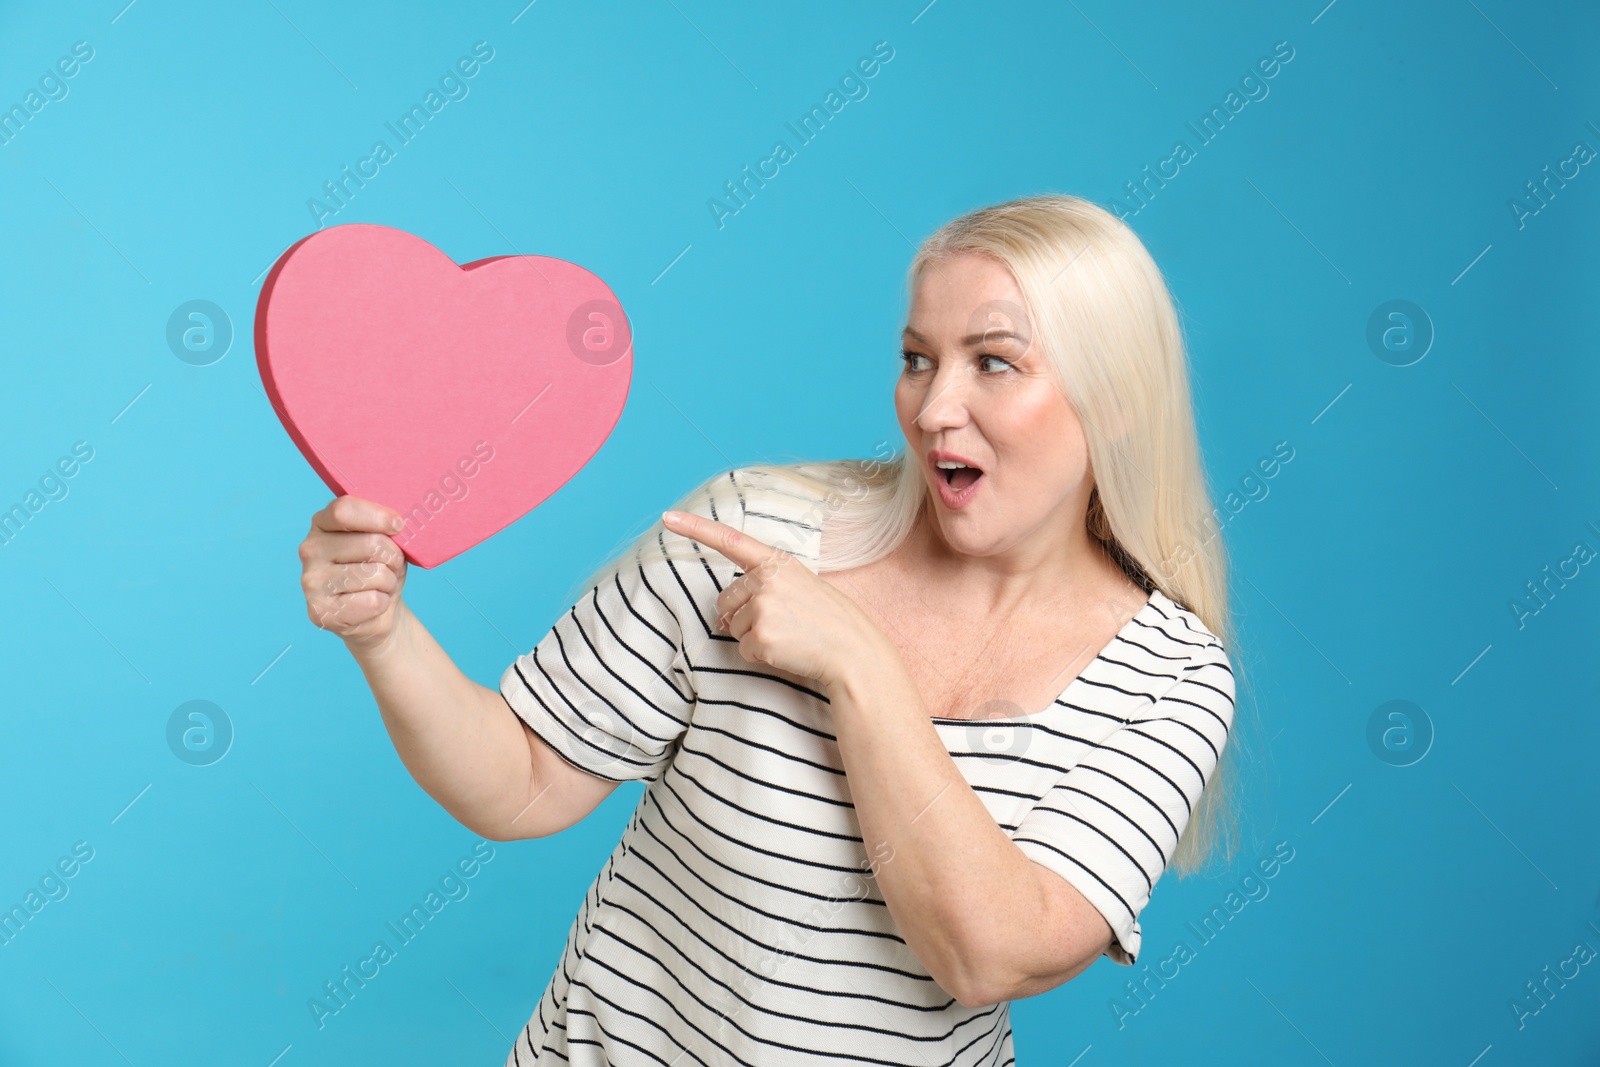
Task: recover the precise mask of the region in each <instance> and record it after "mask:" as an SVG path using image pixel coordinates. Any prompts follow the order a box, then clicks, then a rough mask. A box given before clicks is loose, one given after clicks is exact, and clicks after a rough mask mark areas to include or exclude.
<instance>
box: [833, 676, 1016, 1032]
mask: <svg viewBox="0 0 1600 1067" xmlns="http://www.w3.org/2000/svg"><path fill="white" fill-rule="evenodd" d="M828 698H829V701H830V704H831V708H832V717H833V723H834V727H835V732H836V734H837V737H838V743H839V753H840V758H841V760H842V761H843V763H844V768H845V774H846V776H847V778H848V780H849V783H850V795H851V797H852V798H853V800H854V801H855V808H856V818H857V820H858V822H859V824H860V826H861V835H862V840H863V844H864V845H865V847H866V849H867V853H868V855H877V854H880V852H888V853H889V856H890V858H889V859H888V860H886V861H885V862H883V863H882V864H881V865H880V866H878V868H877V870H876V872H875V873H876V877H877V882H878V888H879V889H880V890H881V891H882V892H883V897H884V901H885V903H887V904H888V906H889V913H890V914H891V915H892V916H893V917H894V920H895V924H896V926H898V927H899V929H900V933H901V935H902V936H903V937H904V938H905V940H906V946H907V947H908V948H910V949H911V951H912V952H913V953H914V954H915V955H916V956H917V958H918V959H919V960H921V961H922V965H923V966H924V967H926V968H927V969H928V973H929V974H931V975H932V976H933V977H934V979H935V980H936V981H938V982H939V984H940V985H941V986H943V987H944V989H945V991H946V992H948V993H949V994H950V995H951V996H954V997H956V998H957V999H958V1000H961V1001H962V1002H963V1003H966V1004H970V1005H978V1004H987V1003H992V1002H994V1001H995V1000H998V999H1006V998H1007V997H1009V995H1011V994H1012V993H1013V992H1014V990H1015V989H1019V988H1020V986H1019V985H1018V983H1017V982H1016V977H1017V976H1019V975H1020V976H1031V968H1032V967H1033V965H1034V964H1036V963H1037V962H1038V961H1037V960H1036V959H1035V955H1036V953H1037V952H1038V951H1039V948H1040V946H1038V945H1029V944H1028V943H1027V942H1028V940H1029V938H1031V937H1033V936H1034V932H1035V931H1034V929H1033V928H1034V924H1033V922H1032V919H1033V917H1035V916H1038V915H1040V914H1042V913H1043V910H1044V902H1043V901H1042V899H1041V894H1040V889H1039V885H1038V882H1037V880H1036V879H1035V877H1034V875H1033V872H1032V866H1033V862H1032V861H1031V860H1029V859H1028V858H1027V857H1026V856H1024V855H1023V854H1022V852H1021V851H1020V850H1019V849H1018V848H1017V847H1016V846H1015V845H1014V844H1013V843H1012V842H1011V840H1010V838H1008V837H1007V836H1006V834H1005V831H1004V830H1002V829H1000V827H999V825H998V824H997V823H996V822H995V821H994V817H993V816H992V815H991V814H990V813H989V809H988V808H987V807H985V806H984V803H983V801H982V800H981V799H979V797H978V795H977V793H975V792H973V790H972V787H971V786H970V785H969V784H968V783H967V781H966V778H965V777H964V776H963V775H962V773H961V769H960V768H959V767H957V766H956V763H955V760H953V759H952V758H951V756H950V753H949V752H948V751H947V750H946V749H945V746H944V742H943V740H942V739H941V738H940V737H939V734H938V731H937V729H936V728H935V727H934V725H933V722H932V720H931V719H930V718H929V717H928V712H927V709H926V708H925V707H924V705H923V702H922V697H921V695H920V694H919V693H918V692H917V689H916V685H915V683H914V682H913V680H912V679H911V677H910V675H909V673H908V672H907V671H906V670H905V666H904V663H903V662H902V661H901V660H900V657H899V655H898V653H897V652H895V650H893V649H892V648H885V649H883V650H881V651H878V652H876V653H875V654H870V655H861V656H858V657H857V658H856V661H855V664H854V666H853V669H852V670H851V671H850V672H849V673H848V676H847V677H846V678H845V679H844V680H842V681H841V682H839V683H838V684H836V685H833V686H830V687H829V692H828ZM885 842H887V844H888V846H889V848H888V849H884V848H883V845H884V843H885ZM1041 973H1042V972H1041Z"/></svg>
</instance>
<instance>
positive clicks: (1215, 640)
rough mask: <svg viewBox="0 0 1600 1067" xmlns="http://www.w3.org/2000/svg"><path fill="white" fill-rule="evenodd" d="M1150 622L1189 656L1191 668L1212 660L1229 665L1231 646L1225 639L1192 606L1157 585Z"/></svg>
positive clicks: (1151, 596) (1183, 654)
mask: <svg viewBox="0 0 1600 1067" xmlns="http://www.w3.org/2000/svg"><path fill="white" fill-rule="evenodd" d="M1148 611H1149V615H1150V618H1149V619H1148V623H1149V625H1150V626H1151V627H1153V628H1154V629H1156V630H1158V631H1159V632H1160V633H1161V634H1162V635H1163V636H1164V637H1165V638H1166V640H1167V642H1169V643H1171V644H1172V645H1174V646H1178V650H1177V654H1178V655H1181V656H1182V657H1183V658H1184V659H1186V660H1188V664H1187V665H1188V666H1189V667H1191V668H1196V667H1201V666H1204V665H1206V664H1210V663H1221V664H1222V665H1223V666H1224V667H1227V666H1228V665H1229V662H1228V650H1227V648H1226V646H1225V645H1224V643H1223V641H1222V639H1221V638H1220V637H1218V636H1217V635H1216V634H1215V633H1213V632H1212V630H1211V628H1210V627H1209V626H1207V625H1206V624H1205V621H1204V620H1203V619H1201V618H1200V616H1199V615H1198V614H1196V613H1195V612H1194V611H1193V610H1191V609H1190V608H1189V607H1187V606H1186V605H1184V604H1182V603H1180V602H1179V601H1177V600H1174V599H1173V598H1172V597H1171V596H1168V595H1167V593H1166V592H1165V591H1163V590H1162V589H1161V588H1159V587H1157V588H1156V589H1154V590H1152V591H1151V594H1150V603H1149V607H1148Z"/></svg>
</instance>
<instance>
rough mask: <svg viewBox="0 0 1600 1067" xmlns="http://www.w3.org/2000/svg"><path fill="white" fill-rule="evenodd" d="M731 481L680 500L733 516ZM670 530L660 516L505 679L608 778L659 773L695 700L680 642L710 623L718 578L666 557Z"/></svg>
mask: <svg viewBox="0 0 1600 1067" xmlns="http://www.w3.org/2000/svg"><path fill="white" fill-rule="evenodd" d="M723 478H726V475H724V476H723ZM729 486H730V487H729V488H728V489H726V490H725V489H722V488H718V485H717V482H716V480H713V482H710V483H707V485H705V486H702V487H701V488H700V489H699V490H697V491H696V493H694V494H691V495H690V497H689V498H688V499H687V500H686V501H685V503H683V504H681V505H680V507H685V508H687V509H688V510H692V511H694V512H696V513H698V514H702V515H707V516H708V517H709V516H711V515H712V513H713V511H716V510H718V508H717V505H718V504H719V503H720V504H721V505H722V508H721V510H722V519H723V521H728V518H729V516H728V515H727V513H726V512H727V505H728V503H729V499H728V498H727V497H726V494H727V493H731V492H732V488H731V480H730V481H729ZM737 508H738V504H737V501H736V500H733V510H734V511H735V512H736V511H737ZM673 536H675V535H673V534H670V533H666V532H664V531H663V529H662V526H661V523H660V522H659V521H658V522H656V523H655V525H654V526H653V527H652V528H651V530H650V531H647V533H646V535H645V536H643V537H641V538H640V539H639V541H638V542H636V548H635V550H633V551H632V552H631V554H630V555H629V557H628V559H627V560H626V561H624V562H623V563H621V565H619V566H618V567H616V568H614V569H612V570H611V571H610V573H608V574H607V576H606V577H605V578H604V579H603V580H602V581H601V582H600V583H599V584H598V585H596V586H594V587H592V588H590V589H589V590H588V591H587V592H585V593H584V595H583V596H581V597H580V598H579V599H578V601H577V603H576V604H574V605H573V606H572V608H571V609H570V610H568V611H567V613H566V614H565V615H564V616H562V617H561V618H560V619H559V620H557V621H556V623H555V625H553V626H552V627H551V628H550V631H549V632H548V633H547V634H545V636H544V637H543V638H542V639H541V640H540V641H539V643H538V645H537V646H536V647H535V648H534V649H533V650H532V651H530V652H527V653H525V654H523V655H520V656H518V657H517V658H516V659H515V660H514V661H513V662H512V663H511V664H510V666H508V667H507V668H506V670H505V672H504V674H503V675H502V676H501V679H500V692H501V694H502V695H503V696H504V697H505V700H506V703H507V704H509V705H510V706H511V709H512V710H513V711H514V712H516V713H517V715H518V716H519V717H520V718H521V719H522V720H523V721H524V722H526V723H527V724H528V726H529V728H530V729H532V730H533V732H534V733H536V734H538V735H539V736H540V737H541V738H542V739H543V740H544V741H545V743H546V744H548V745H549V746H550V747H551V748H553V749H555V750H556V752H557V753H558V754H559V755H560V756H561V757H562V758H563V759H565V760H566V761H567V762H568V763H571V764H572V765H573V766H575V767H578V768H579V769H581V770H584V771H587V772H589V773H590V774H593V775H595V776H596V777H599V778H604V779H607V780H608V781H614V782H625V781H634V780H641V779H642V780H645V781H654V780H655V779H656V778H658V777H660V774H661V772H662V771H663V770H664V769H665V767H666V766H667V764H668V763H669V762H670V761H671V759H672V756H673V754H674V753H675V752H676V751H677V746H678V742H679V740H680V739H681V738H682V736H683V734H684V731H685V730H687V729H688V726H689V717H690V713H691V712H692V710H693V708H694V700H695V696H694V689H693V679H692V673H691V670H690V668H689V665H688V662H687V659H686V657H685V655H684V649H685V646H686V644H687V643H688V641H689V640H690V639H691V636H692V635H696V634H698V635H699V637H700V639H701V640H703V639H704V635H705V634H706V633H709V630H708V629H707V623H706V620H705V614H704V606H703V604H702V601H704V600H705V597H706V593H707V592H709V593H710V596H711V597H712V599H713V600H714V598H715V582H714V579H713V576H712V574H711V571H710V569H708V568H706V567H705V566H704V565H702V564H701V563H699V562H694V561H689V562H685V561H684V560H682V559H668V558H667V555H666V551H665V538H669V537H673ZM686 635H691V636H686Z"/></svg>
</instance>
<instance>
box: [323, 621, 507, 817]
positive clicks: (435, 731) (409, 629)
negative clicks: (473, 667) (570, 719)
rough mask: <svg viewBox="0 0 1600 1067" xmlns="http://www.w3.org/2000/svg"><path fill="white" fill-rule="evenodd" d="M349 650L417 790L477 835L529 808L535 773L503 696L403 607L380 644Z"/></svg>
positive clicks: (358, 646)
mask: <svg viewBox="0 0 1600 1067" xmlns="http://www.w3.org/2000/svg"><path fill="white" fill-rule="evenodd" d="M347 647H348V648H349V649H350V653H351V655H352V656H354V657H355V660H356V662H357V663H358V664H360V666H361V670H362V673H363V674H365V675H366V679H367V684H368V686H370V687H371V689H372V695H373V696H374V697H375V698H376V699H377V702H378V710H379V712H380V713H381V714H382V716H383V724H384V726H385V727H387V728H388V731H389V737H390V739H391V740H393V742H394V748H395V751H396V752H397V753H398V754H399V756H400V760H401V762H403V763H404V764H405V765H406V769H407V770H408V771H410V772H411V776H412V777H413V778H415V779H416V780H417V784H418V785H420V786H422V788H423V789H424V790H425V791H426V792H427V793H428V795H429V796H431V797H433V798H434V800H436V801H438V802H439V804H440V805H441V806H442V807H443V808H444V809H445V810H446V811H448V812H449V813H450V814H451V815H453V816H455V818H456V820H457V821H459V822H460V823H461V824H462V825H463V826H465V827H466V828H467V829H469V830H472V831H473V832H474V833H478V834H481V835H483V836H485V837H497V836H498V835H500V834H501V833H503V832H504V830H505V828H506V827H508V826H510V824H511V822H512V820H513V818H514V817H515V816H516V815H517V814H518V812H519V809H521V808H523V807H524V806H525V805H526V804H527V803H528V799H529V793H530V790H531V786H532V775H533V760H532V755H531V753H530V751H529V747H528V742H527V738H526V735H525V733H524V731H523V728H522V724H521V723H520V722H519V721H518V720H517V717H516V714H515V713H514V712H513V711H512V710H511V709H510V708H509V707H508V706H507V705H506V702H505V700H504V698H503V697H501V695H500V694H499V693H498V692H496V691H495V690H492V689H489V688H486V687H485V686H482V685H479V684H478V683H477V682H474V681H473V680H472V679H470V678H468V677H467V676H466V675H465V674H463V673H462V672H461V669H460V668H459V667H457V666H456V665H455V662H454V661H453V660H451V658H450V657H449V655H448V654H447V653H446V652H445V650H444V649H443V648H441V647H440V645H439V643H438V642H437V641H435V640H434V639H433V635H432V634H430V633H429V632H428V630H427V627H425V626H423V625H422V622H421V620H419V619H418V618H417V617H416V616H415V615H413V614H412V613H411V611H410V609H409V608H408V607H407V606H406V605H405V602H404V601H401V602H400V605H399V608H398V610H397V614H396V617H395V626H394V630H393V632H392V633H391V634H390V635H389V637H388V638H387V639H386V640H385V641H384V642H383V643H382V644H380V645H378V646H376V647H371V648H364V647H362V646H360V645H358V644H355V643H348V642H347Z"/></svg>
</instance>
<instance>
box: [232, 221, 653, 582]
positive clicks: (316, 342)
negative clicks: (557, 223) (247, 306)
mask: <svg viewBox="0 0 1600 1067" xmlns="http://www.w3.org/2000/svg"><path fill="white" fill-rule="evenodd" d="M255 340H256V362H257V365H258V367H259V368H260V371H261V380H262V382H263V384H264V385H265V386H266V391H267V396H268V397H269V398H270V399H271V401H272V406H273V408H274V410H276V411H277V413H278V418H279V419H281V420H282V421H283V425H284V428H285V429H286V430H288V431H289V436H290V437H291V438H292V439H293V440H294V443H295V444H296V445H297V446H298V447H299V449H300V452H301V454H303V455H304V456H305V457H306V460H307V461H308V462H310V464H311V466H312V467H313V468H314V469H315V470H316V472H317V473H318V474H319V475H321V476H322V480H323V481H324V482H326V483H327V485H328V488H329V489H331V490H332V491H333V493H334V495H336V496H339V495H344V494H346V493H348V494H351V495H353V496H359V497H365V498H366V499H369V500H376V501H378V502H379V503H381V504H385V505H388V506H389V507H392V508H394V509H396V510H397V511H400V512H402V513H404V514H405V516H406V527H405V529H404V530H402V531H401V532H400V533H399V534H397V535H395V541H396V542H397V543H398V544H399V545H400V547H401V548H402V549H403V550H404V551H405V554H406V558H407V559H408V560H410V561H411V562H413V563H415V564H416V565H417V566H419V567H432V566H435V565H436V564H439V563H443V562H444V561H445V560H448V559H450V558H452V557H454V556H456V555H458V554H460V553H461V552H464V551H466V550H467V549H469V548H471V547H472V546H473V545H476V544H478V543H479V542H481V541H484V540H485V539H487V538H489V537H491V536H493V535H494V534H496V533H498V532H499V531H500V530H503V529H505V528H506V527H507V526H509V525H511V524H512V523H513V522H515V521H517V520H518V519H520V518H521V517H522V516H524V515H526V514H527V513H528V512H530V511H532V510H533V509H534V508H536V507H538V506H539V505H540V504H541V503H543V502H544V501H545V500H546V499H547V498H548V497H549V496H550V494H552V493H554V492H555V491H556V490H557V489H559V488H561V486H563V485H565V484H566V482H567V480H568V479H570V478H571V477H572V476H573V475H574V474H576V473H578V471H579V470H581V469H582V468H583V465H584V464H585V463H587V462H589V460H590V458H592V457H593V456H594V454H595V453H596V452H597V451H599V449H600V446H601V444H603V443H604V442H605V439H606V438H607V437H608V436H610V434H611V430H612V428H613V427H615V426H616V424H617V419H618V418H620V417H621V415H622V406H623V404H624V402H625V401H626V400H627V397H628V383H629V381H630V379H631V378H632V375H633V331H632V329H631V328H630V327H629V325H628V319H627V316H626V315H624V314H623V311H622V306H621V305H620V304H619V303H618V301H617V298H616V296H615V295H614V294H613V293H612V292H611V290H610V288H609V287H607V285H606V284H605V282H603V281H601V280H600V279H599V278H598V277H596V276H595V275H593V274H591V273H590V272H589V271H586V270H584V269H583V268H582V267H579V266H577V265H576V264H573V263H568V262H566V261H565V260H561V259H553V258H551V257H549V256H491V257H489V258H488V259H480V260H477V261H475V262H472V263H468V264H465V265H463V266H457V265H456V263H455V262H454V261H453V260H451V259H450V257H449V256H447V255H445V254H444V253H443V252H441V251H439V250H438V249H437V248H435V247H433V245H431V244H429V243H428V242H427V241H424V240H422V239H421V238H420V237H415V236H413V235H411V234H409V233H406V232H404V231H403V230H396V229H392V228H390V227H388V226H374V225H370V224H367V223H351V224H348V225H343V226H331V227H329V228H327V229H325V230H320V231H318V232H317V233H314V234H312V235H311V236H309V237H305V238H302V239H301V240H300V241H298V242H297V243H296V244H294V245H293V246H292V247H290V249H289V250H288V251H287V252H285V253H284V254H283V255H282V256H280V257H279V258H278V261H277V263H275V264H274V265H273V267H272V270H271V272H270V273H268V275H267V280H266V283H265V284H264V285H263V286H262V288H261V298H260V300H258V301H257V303H256V322H255Z"/></svg>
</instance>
